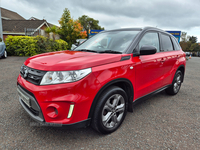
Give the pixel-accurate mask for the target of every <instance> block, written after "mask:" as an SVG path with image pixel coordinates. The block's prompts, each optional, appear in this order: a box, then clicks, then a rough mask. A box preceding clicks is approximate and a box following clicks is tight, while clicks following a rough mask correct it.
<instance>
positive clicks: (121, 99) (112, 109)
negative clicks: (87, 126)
mask: <svg viewBox="0 0 200 150" xmlns="http://www.w3.org/2000/svg"><path fill="white" fill-rule="evenodd" d="M126 112H127V95H126V92H125V91H124V90H123V89H121V88H119V87H116V86H112V87H110V88H108V89H107V90H106V91H105V92H104V93H103V94H102V96H101V97H100V98H99V102H98V104H97V106H96V109H95V112H94V116H93V120H92V127H93V128H94V129H95V130H97V131H98V132H100V133H103V134H108V133H112V132H114V131H115V130H117V129H118V128H119V126H120V125H121V124H122V122H123V120H124V118H125V116H126Z"/></svg>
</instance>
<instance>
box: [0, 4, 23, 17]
mask: <svg viewBox="0 0 200 150" xmlns="http://www.w3.org/2000/svg"><path fill="white" fill-rule="evenodd" d="M1 17H2V19H3V20H4V19H6V20H25V19H24V18H23V17H22V16H20V15H19V14H18V13H16V12H14V11H11V10H8V9H5V8H2V7H1Z"/></svg>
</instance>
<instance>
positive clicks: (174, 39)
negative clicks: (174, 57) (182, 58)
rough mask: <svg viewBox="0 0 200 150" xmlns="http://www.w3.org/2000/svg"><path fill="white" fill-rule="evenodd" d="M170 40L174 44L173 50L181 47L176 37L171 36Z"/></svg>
mask: <svg viewBox="0 0 200 150" xmlns="http://www.w3.org/2000/svg"><path fill="white" fill-rule="evenodd" d="M172 42H173V45H174V50H180V49H181V47H180V46H179V44H178V41H177V39H176V38H174V37H172Z"/></svg>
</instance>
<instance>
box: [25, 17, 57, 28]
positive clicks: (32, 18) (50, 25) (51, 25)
mask: <svg viewBox="0 0 200 150" xmlns="http://www.w3.org/2000/svg"><path fill="white" fill-rule="evenodd" d="M28 20H40V19H38V18H35V17H31V18H29V19H28ZM43 20H44V19H43ZM47 24H48V25H49V27H53V26H56V27H58V26H57V25H54V24H51V23H49V22H47Z"/></svg>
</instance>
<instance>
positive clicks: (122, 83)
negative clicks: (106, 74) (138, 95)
mask: <svg viewBox="0 0 200 150" xmlns="http://www.w3.org/2000/svg"><path fill="white" fill-rule="evenodd" d="M113 85H114V86H118V87H120V88H122V89H123V90H124V91H125V92H126V94H127V96H128V111H129V112H132V111H133V108H132V103H133V92H134V91H133V85H132V83H131V81H130V80H128V79H125V78H120V79H115V80H112V81H110V82H108V83H107V84H105V85H104V86H103V87H101V89H100V90H99V91H98V93H97V94H96V96H95V98H94V100H93V102H92V105H91V107H90V112H89V115H88V118H92V117H93V114H94V111H95V107H96V105H97V102H98V98H99V97H100V96H101V94H102V93H103V92H104V91H105V90H106V89H107V88H109V87H110V86H113Z"/></svg>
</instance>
